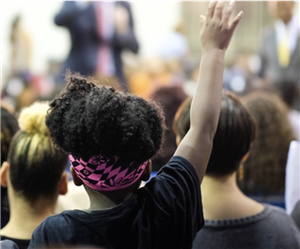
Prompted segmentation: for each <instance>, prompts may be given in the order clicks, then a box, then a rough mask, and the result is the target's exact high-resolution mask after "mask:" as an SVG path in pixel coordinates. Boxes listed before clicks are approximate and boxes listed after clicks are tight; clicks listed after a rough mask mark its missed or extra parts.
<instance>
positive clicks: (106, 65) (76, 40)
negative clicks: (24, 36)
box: [54, 1, 139, 91]
mask: <svg viewBox="0 0 300 249" xmlns="http://www.w3.org/2000/svg"><path fill="white" fill-rule="evenodd" d="M54 21H55V23H56V25H58V26H63V27H65V28H67V29H68V31H69V33H70V39H71V48H70V52H69V55H68V57H67V59H66V61H65V62H64V64H63V68H62V73H61V74H62V75H63V74H65V70H66V69H70V70H71V71H72V72H79V73H80V74H82V75H92V76H97V77H115V78H117V79H118V81H119V82H120V83H121V85H122V88H123V90H124V91H128V87H127V81H126V79H125V76H124V73H123V63H122V58H121V54H122V51H123V50H124V49H127V50H131V51H132V52H133V53H137V52H138V50H139V43H138V41H137V39H136V36H135V33H134V24H133V16H132V13H131V8H130V4H129V3H128V2H125V1H116V2H103V1H95V2H90V1H89V2H76V1H66V2H64V3H63V6H62V8H61V10H60V11H59V13H57V15H56V16H55V19H54ZM61 79H63V78H61Z"/></svg>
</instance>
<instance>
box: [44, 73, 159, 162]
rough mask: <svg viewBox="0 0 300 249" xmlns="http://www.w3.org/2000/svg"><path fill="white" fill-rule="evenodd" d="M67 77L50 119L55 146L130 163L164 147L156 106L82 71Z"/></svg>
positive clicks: (51, 110)
mask: <svg viewBox="0 0 300 249" xmlns="http://www.w3.org/2000/svg"><path fill="white" fill-rule="evenodd" d="M66 81H67V85H66V88H65V89H64V90H63V91H62V92H61V93H60V94H59V95H58V97H57V98H55V99H54V100H53V101H52V102H51V104H50V107H51V108H50V109H49V111H48V115H47V117H46V124H47V126H48V128H49V130H50V133H51V136H52V139H53V142H54V143H55V145H56V146H57V147H59V148H60V149H62V150H63V151H65V152H67V153H70V154H72V155H75V156H78V157H81V158H83V159H84V160H88V159H89V158H90V157H91V156H94V155H99V154H101V155H103V156H106V157H108V158H112V157H114V156H118V157H119V160H120V161H121V162H123V163H129V162H135V164H134V166H132V167H136V166H137V164H138V163H141V162H144V161H146V160H148V159H149V158H151V157H152V156H154V155H155V153H156V152H157V151H158V150H159V149H160V146H161V143H162V139H163V132H164V117H163V113H162V111H161V109H160V108H159V107H158V106H157V105H156V104H154V103H151V102H148V101H146V100H145V99H143V98H140V97H137V96H134V95H131V94H127V93H122V92H117V91H115V89H114V88H111V87H106V86H101V85H99V84H101V82H94V81H93V80H92V79H91V78H85V77H83V76H81V75H78V74H77V75H74V74H71V73H70V72H69V73H68V74H67V76H66Z"/></svg>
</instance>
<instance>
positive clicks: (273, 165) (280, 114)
mask: <svg viewBox="0 0 300 249" xmlns="http://www.w3.org/2000/svg"><path fill="white" fill-rule="evenodd" d="M242 101H243V103H244V105H245V106H246V107H247V108H248V110H249V112H250V113H251V115H252V116H253V118H254V120H255V122H256V127H257V136H256V139H255V141H254V142H253V144H252V146H251V151H250V153H249V157H248V160H247V161H246V162H245V163H244V164H243V167H241V169H240V178H239V186H240V188H241V190H242V191H243V192H244V193H245V194H246V195H248V196H251V197H252V198H253V199H255V200H257V201H259V202H265V203H270V204H273V205H277V206H280V207H282V208H285V201H284V192H285V171H286V163H287V156H288V151H289V146H290V143H291V141H292V140H294V139H295V134H294V132H293V129H292V126H291V124H290V123H289V119H288V108H287V106H286V105H285V104H284V102H283V101H282V100H281V99H280V97H279V96H278V95H277V94H276V93H272V92H264V91H254V92H251V93H249V94H248V95H246V96H244V97H243V98H242Z"/></svg>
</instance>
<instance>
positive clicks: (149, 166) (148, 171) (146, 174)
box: [141, 159, 152, 181]
mask: <svg viewBox="0 0 300 249" xmlns="http://www.w3.org/2000/svg"><path fill="white" fill-rule="evenodd" d="M151 172H152V161H151V160H150V159H149V160H148V163H147V165H146V168H145V170H144V172H143V174H142V176H141V180H143V181H148V180H149V178H150V174H151Z"/></svg>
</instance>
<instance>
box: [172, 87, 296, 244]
mask: <svg viewBox="0 0 300 249" xmlns="http://www.w3.org/2000/svg"><path fill="white" fill-rule="evenodd" d="M190 108H191V99H189V100H187V101H186V102H184V103H183V105H182V106H181V107H180V109H179V111H178V113H177V114H176V117H177V118H176V120H175V122H174V130H175V133H176V135H177V141H178V142H180V141H181V140H182V139H184V137H185V136H186V134H187V132H188V131H189V129H190V122H191V118H190V114H189V113H190ZM254 137H255V123H254V120H253V118H252V117H251V115H250V113H249V112H248V111H247V109H246V108H245V107H244V106H243V105H242V103H241V102H240V101H239V100H238V98H237V97H236V96H235V95H233V94H232V93H230V92H224V93H223V99H222V109H221V114H220V118H219V123H218V128H217V132H216V134H215V136H214V140H213V148H212V153H211V155H210V158H209V162H208V166H207V170H206V173H205V176H204V179H203V182H202V184H201V189H202V200H203V213H204V219H205V225H204V228H203V229H201V230H200V231H199V232H198V234H197V236H196V238H195V240H194V243H193V247H192V248H193V249H199V248H201V249H202V248H204V249H206V248H207V249H211V248H231V249H240V248H245V249H248V248H249V249H252V248H256V249H265V248H268V249H277V248H299V246H300V233H299V231H298V230H297V228H296V226H295V224H294V223H293V221H292V220H291V218H290V217H289V216H288V215H287V214H286V212H285V211H284V210H283V209H280V208H278V207H274V206H272V205H268V204H261V203H258V202H256V201H254V200H253V199H250V198H249V197H247V196H246V195H245V194H243V193H242V191H241V190H240V189H239V187H238V185H237V182H236V176H237V173H238V169H239V167H241V164H243V163H244V162H245V161H246V160H247V156H248V153H249V150H250V147H251V143H252V141H253V139H254ZM199 148H200V145H199ZM199 153H200V152H199ZM250 153H251V150H250ZM199 187H200V186H199Z"/></svg>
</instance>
